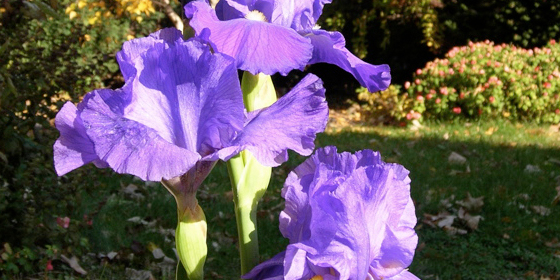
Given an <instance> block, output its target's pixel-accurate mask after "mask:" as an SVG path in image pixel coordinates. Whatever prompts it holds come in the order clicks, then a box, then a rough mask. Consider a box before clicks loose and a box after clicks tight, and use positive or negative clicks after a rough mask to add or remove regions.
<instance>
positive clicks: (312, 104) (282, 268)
mask: <svg viewBox="0 0 560 280" xmlns="http://www.w3.org/2000/svg"><path fill="white" fill-rule="evenodd" d="M326 3H328V1H325V0H314V1H299V2H298V3H294V2H293V1H280V0H277V1H270V0H254V1H237V0H222V1H221V2H219V4H218V6H217V7H216V10H214V9H213V8H211V7H210V5H209V3H208V2H206V1H195V2H191V3H189V4H187V5H186V6H185V12H186V15H187V17H189V18H191V21H190V24H191V25H192V27H193V28H194V30H195V31H196V36H195V37H194V38H191V39H188V40H185V39H183V35H182V34H181V33H180V32H179V31H178V30H176V29H163V30H160V31H158V32H155V33H153V34H151V35H150V36H149V37H145V38H140V39H135V40H131V41H128V42H126V43H125V44H124V45H123V48H122V51H120V52H119V53H118V54H117V60H118V63H119V66H120V69H121V72H122V75H123V77H124V80H125V84H124V86H123V87H122V88H120V89H116V90H110V89H100V90H95V91H93V92H90V93H88V94H87V95H86V96H85V97H84V99H83V100H82V102H80V103H79V104H78V105H77V106H76V105H74V104H73V103H71V102H67V103H66V104H65V105H64V106H63V107H62V108H61V110H60V112H59V113H58V114H57V117H56V120H55V124H56V127H57V128H58V130H59V131H60V138H59V139H58V140H57V141H56V143H55V144H54V162H55V169H56V171H57V173H58V174H59V175H64V174H66V173H68V172H70V171H72V170H74V169H76V168H78V167H80V166H82V165H84V164H88V163H94V164H95V165H96V166H98V167H109V168H111V169H113V170H114V171H115V172H118V173H127V174H132V175H135V176H138V177H140V178H141V179H143V180H146V181H161V182H162V184H163V185H164V186H165V187H166V188H167V189H168V190H169V191H170V192H171V194H172V195H173V196H174V197H175V199H176V202H177V211H178V226H177V231H176V236H175V238H176V246H177V253H178V255H179V258H180V266H179V267H178V271H177V277H178V278H180V277H181V275H183V274H184V273H185V272H186V277H187V278H188V279H190V280H195V279H203V270H202V264H203V263H204V261H205V259H206V253H207V249H206V231H207V226H206V219H205V216H204V212H203V209H202V208H201V207H200V206H199V205H198V203H197V200H196V192H197V189H198V187H199V186H200V185H201V183H202V182H203V181H204V179H205V178H206V177H207V176H208V175H209V173H210V171H211V170H212V168H213V167H214V165H215V162H216V161H218V160H224V161H227V162H228V168H229V171H230V177H231V181H232V188H233V192H234V203H235V207H236V208H235V214H236V219H237V220H238V223H237V224H238V232H239V236H240V242H239V243H240V255H241V267H242V269H241V271H242V272H243V273H246V272H249V270H250V269H251V268H253V267H254V266H255V265H257V263H254V262H255V260H256V261H258V246H255V243H257V244H258V242H257V240H256V239H254V237H252V236H254V235H255V234H254V233H251V232H252V231H255V232H256V220H255V213H256V207H257V204H258V203H257V202H258V200H259V199H260V197H262V194H263V192H264V191H265V190H266V187H267V186H268V181H269V179H270V168H271V167H273V166H278V165H280V164H281V163H283V162H285V161H286V160H287V156H288V153H287V150H293V151H295V152H297V153H299V154H301V155H305V156H308V155H311V154H312V152H313V150H314V148H315V145H314V140H315V137H316V134H317V133H320V132H322V131H323V130H324V129H325V126H326V122H327V119H328V107H327V104H326V100H325V95H324V94H325V89H324V88H323V86H322V81H321V80H320V79H319V78H318V77H317V76H315V75H313V74H309V75H307V76H306V77H304V78H303V79H302V80H301V81H300V82H299V83H298V84H297V85H296V86H295V87H294V88H293V89H292V90H291V91H290V92H288V93H287V94H286V95H284V96H283V97H281V98H280V99H278V100H276V96H275V92H274V89H273V87H272V86H271V85H270V84H271V83H272V82H271V80H270V77H268V76H267V75H271V74H274V73H280V74H287V73H288V72H289V71H291V70H293V69H301V68H303V67H304V66H305V65H307V64H310V63H317V62H327V63H333V64H336V65H338V66H340V67H341V68H343V69H345V70H347V71H348V72H350V73H351V74H353V75H354V76H355V77H356V79H357V80H358V81H359V82H360V83H361V84H362V85H363V86H365V87H367V88H368V89H371V90H376V91H377V90H382V89H385V88H386V87H387V86H388V84H389V82H390V74H389V67H388V66H387V65H371V64H367V63H365V62H363V61H361V60H359V59H358V58H357V57H355V56H354V55H352V54H351V53H350V52H349V51H348V50H347V49H346V48H345V47H344V38H343V37H342V35H341V34H340V33H336V32H327V31H324V30H320V29H314V28H313V27H314V25H315V23H316V21H317V18H318V17H319V15H320V14H321V10H322V8H323V5H324V4H326ZM238 69H241V70H245V71H247V72H246V73H245V74H244V75H243V80H242V81H240V80H239V76H238V73H237V71H238ZM255 104H258V105H257V106H253V105H255ZM267 174H268V175H267ZM409 188H410V179H409V178H408V171H406V170H405V169H404V168H403V167H402V166H399V165H396V164H386V163H384V162H382V161H381V159H380V156H379V154H378V153H375V152H373V151H369V150H364V151H361V152H357V153H356V154H355V155H352V154H349V153H341V154H339V153H337V150H336V148H334V147H327V148H323V149H319V150H318V151H317V152H316V153H315V155H313V156H312V157H311V158H310V159H308V160H307V161H306V162H305V163H303V164H302V165H301V166H300V167H298V168H297V169H296V170H295V171H294V172H293V173H291V174H290V176H289V177H288V179H287V180H286V185H285V188H284V192H283V197H284V198H285V199H286V209H284V211H283V212H282V213H281V223H280V230H281V231H282V234H283V235H284V236H285V237H287V238H288V239H290V245H289V246H288V248H286V250H285V252H283V253H280V254H279V255H277V256H276V257H275V258H273V259H272V260H269V261H267V262H264V263H263V264H261V265H258V266H256V267H255V268H254V269H253V270H252V271H251V272H250V273H248V274H247V275H245V277H246V278H251V279H307V278H312V277H313V278H316V277H321V278H323V279H372V278H373V279H417V278H416V277H415V276H414V275H413V274H411V273H409V272H408V271H407V270H406V267H408V266H409V265H410V263H411V261H412V257H413V255H414V250H415V248H416V244H417V236H416V233H415V232H414V225H415V224H416V216H415V213H414V205H413V203H412V200H411V198H410V189H409ZM252 238H253V239H252Z"/></svg>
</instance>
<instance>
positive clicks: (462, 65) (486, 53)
mask: <svg viewBox="0 0 560 280" xmlns="http://www.w3.org/2000/svg"><path fill="white" fill-rule="evenodd" d="M558 57H560V45H558V44H556V41H554V40H551V41H550V42H549V44H548V45H546V46H545V47H543V48H534V49H522V48H518V47H515V46H513V45H506V44H501V45H494V43H492V42H490V41H485V42H479V43H472V42H471V43H469V44H468V46H463V47H455V48H453V49H452V50H451V51H449V52H448V53H447V54H446V56H445V58H444V59H436V60H434V61H431V62H428V63H427V64H426V66H425V67H424V68H423V69H418V70H417V71H416V73H415V74H414V75H413V79H412V82H409V81H407V82H405V83H404V93H402V94H401V95H400V96H398V97H395V93H393V94H392V95H393V99H389V100H393V102H392V103H391V102H390V103H391V104H386V103H387V100H385V101H383V102H385V104H384V103H383V102H381V101H379V98H378V96H383V94H384V93H376V94H373V95H364V94H363V93H362V94H361V99H362V100H366V101H368V107H369V108H370V109H372V110H378V109H377V108H379V107H382V108H383V110H387V109H390V110H391V112H390V113H389V115H390V116H391V117H392V118H393V120H396V121H405V120H414V119H420V118H425V119H456V118H467V119H475V118H480V117H482V118H495V117H502V118H509V119H516V120H531V121H536V122H539V123H558V122H559V121H560V97H559V95H560V92H559V91H560V71H559V68H558V67H559V66H558V61H557V58H558ZM390 90H392V91H393V92H394V89H390ZM361 91H363V90H361ZM395 110H396V111H395Z"/></svg>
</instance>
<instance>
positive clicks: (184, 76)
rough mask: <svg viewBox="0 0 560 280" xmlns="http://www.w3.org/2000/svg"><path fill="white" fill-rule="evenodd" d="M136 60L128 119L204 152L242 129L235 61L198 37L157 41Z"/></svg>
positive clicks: (240, 96) (241, 102) (189, 148)
mask: <svg viewBox="0 0 560 280" xmlns="http://www.w3.org/2000/svg"><path fill="white" fill-rule="evenodd" d="M137 64H141V65H142V66H143V67H144V70H143V71H142V72H140V73H139V77H138V78H137V79H135V80H134V85H133V89H134V95H133V97H132V101H131V103H130V105H129V106H127V108H126V110H125V117H126V118H127V119H130V120H134V121H136V122H139V123H142V124H144V125H146V126H148V127H150V128H152V129H154V130H155V131H157V133H158V135H160V136H161V137H162V138H163V139H165V140H166V141H168V142H170V143H173V144H175V145H177V146H179V147H182V148H186V149H187V150H189V151H192V152H196V153H199V154H201V156H203V157H204V156H206V155H208V154H210V153H213V152H214V151H215V150H217V149H220V148H222V147H223V143H225V142H227V141H229V140H230V139H231V138H233V136H234V135H235V134H236V132H237V131H238V130H241V129H242V127H243V118H244V114H243V97H242V93H241V87H240V85H239V78H238V76H237V69H236V68H235V63H234V60H233V59H232V58H231V57H228V56H226V55H223V54H219V53H216V54H212V53H211V52H210V50H209V48H208V47H206V46H204V45H203V44H202V43H200V42H198V41H193V40H191V41H188V42H184V43H179V44H176V45H175V46H174V47H171V48H166V46H165V45H163V44H158V45H156V46H154V47H153V48H151V49H150V50H149V51H147V52H146V54H145V55H143V57H142V59H141V60H138V63H137Z"/></svg>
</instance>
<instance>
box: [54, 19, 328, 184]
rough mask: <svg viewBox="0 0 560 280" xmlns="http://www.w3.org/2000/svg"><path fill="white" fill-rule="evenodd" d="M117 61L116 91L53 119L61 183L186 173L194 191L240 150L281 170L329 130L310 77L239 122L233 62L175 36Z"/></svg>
mask: <svg viewBox="0 0 560 280" xmlns="http://www.w3.org/2000/svg"><path fill="white" fill-rule="evenodd" d="M117 59H118V62H119V65H120V67H121V71H122V74H123V76H124V78H125V81H126V83H125V85H124V86H123V87H122V88H120V89H117V90H110V89H101V90H95V91H93V92H90V93H88V94H87V95H86V96H85V97H84V99H83V101H82V102H80V103H79V104H78V106H77V107H76V106H75V105H74V104H72V103H71V102H67V103H66V104H65V105H64V106H63V107H62V109H61V110H60V112H59V113H58V114H57V116H56V120H55V123H56V127H57V128H58V130H59V131H60V138H59V139H58V140H57V141H56V143H55V144H54V162H55V168H56V171H57V173H58V174H59V175H63V174H65V173H67V172H69V171H71V170H73V169H76V168H78V167H80V166H82V165H84V164H87V163H89V162H93V163H95V164H96V165H97V166H98V167H107V166H109V167H111V168H112V169H113V170H114V171H116V172H118V173H127V174H133V175H136V176H138V177H140V178H142V179H143V180H148V181H159V180H162V179H171V178H174V177H177V176H180V175H183V174H187V172H188V171H189V173H188V174H190V175H191V177H192V175H194V177H196V178H197V179H196V181H197V182H198V183H199V181H201V179H204V177H206V175H207V173H208V172H210V169H211V168H212V166H213V162H215V161H217V160H218V159H222V160H227V159H229V158H231V157H232V156H234V155H235V154H237V153H239V152H240V151H241V150H244V149H247V150H249V151H251V152H252V153H253V155H255V157H256V158H257V160H259V162H261V163H262V164H265V165H268V166H277V165H279V164H281V163H282V162H284V161H285V160H286V159H287V151H286V150H287V149H292V150H294V151H296V152H298V153H300V154H302V155H309V154H311V152H312V151H313V149H314V144H313V141H314V139H315V135H316V133H318V132H321V131H323V130H324V128H325V125H326V122H327V118H328V108H327V104H326V101H325V97H324V92H325V90H324V89H323V87H322V82H321V80H320V79H319V78H317V77H316V76H313V75H308V76H307V77H305V78H304V79H303V80H302V81H301V82H300V83H299V84H298V85H297V86H296V87H294V88H293V89H292V90H291V91H290V92H289V93H288V94H286V95H285V96H284V97H282V98H281V99H279V100H278V101H277V102H276V103H275V104H273V105H271V106H270V107H268V108H264V109H261V110H258V111H254V112H250V113H246V112H245V110H244V106H243V98H242V93H241V88H240V84H239V78H238V73H237V67H236V65H235V60H234V59H233V58H231V57H229V56H227V55H224V54H220V53H212V52H211V51H210V48H209V47H208V46H207V45H205V44H204V43H202V42H201V41H200V40H189V41H184V40H183V39H182V35H181V33H180V32H179V31H178V30H176V29H164V30H160V31H159V32H156V33H154V34H152V35H150V36H149V37H146V38H141V39H135V40H132V41H129V42H126V43H125V44H124V45H123V49H122V51H120V52H119V53H118V55H117ZM191 173H192V174H191ZM201 173H202V174H201Z"/></svg>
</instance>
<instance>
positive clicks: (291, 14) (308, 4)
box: [270, 0, 332, 31]
mask: <svg viewBox="0 0 560 280" xmlns="http://www.w3.org/2000/svg"><path fill="white" fill-rule="evenodd" d="M331 2H332V0H282V1H275V4H276V5H274V10H273V12H272V17H271V20H270V21H271V22H272V23H275V24H279V25H282V26H286V27H290V28H292V29H294V30H297V31H299V30H307V29H311V28H313V27H314V26H315V25H316V23H317V20H319V17H320V16H321V14H322V13H323V6H325V5H326V4H330V3H331Z"/></svg>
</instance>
